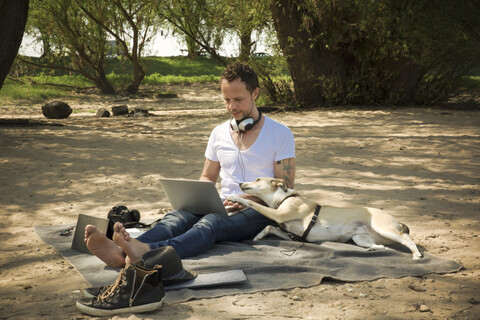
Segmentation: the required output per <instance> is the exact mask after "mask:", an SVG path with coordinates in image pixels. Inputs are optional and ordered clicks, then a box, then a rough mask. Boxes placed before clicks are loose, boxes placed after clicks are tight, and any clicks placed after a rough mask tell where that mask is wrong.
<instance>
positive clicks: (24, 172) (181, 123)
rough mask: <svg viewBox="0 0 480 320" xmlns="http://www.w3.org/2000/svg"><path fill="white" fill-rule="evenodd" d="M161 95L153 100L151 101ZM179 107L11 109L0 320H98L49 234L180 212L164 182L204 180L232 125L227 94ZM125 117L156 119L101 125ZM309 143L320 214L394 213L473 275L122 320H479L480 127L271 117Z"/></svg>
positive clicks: (300, 163) (454, 116) (331, 113)
mask: <svg viewBox="0 0 480 320" xmlns="http://www.w3.org/2000/svg"><path fill="white" fill-rule="evenodd" d="M149 90H152V89H151V88H150V89H149ZM160 90H161V91H166V90H173V91H175V92H177V93H178V95H179V97H178V98H174V99H163V100H162V99H154V98H152V97H149V96H147V97H138V98H137V99H125V98H120V97H100V96H95V95H88V96H77V97H74V98H72V99H64V101H66V102H68V103H69V104H70V105H71V106H72V107H73V109H74V110H75V112H74V114H72V115H71V116H70V117H69V118H68V119H64V120H47V119H45V118H43V117H42V115H41V104H38V105H31V104H26V103H15V104H5V103H4V104H3V105H2V106H0V118H2V119H10V120H12V119H22V118H29V119H33V120H34V121H41V124H38V125H19V124H17V125H14V124H10V125H5V124H3V125H0V177H1V178H0V179H1V184H0V241H1V242H0V243H1V246H0V247H1V249H0V250H1V251H0V288H1V290H0V319H39V318H45V319H90V317H88V316H85V315H82V314H80V313H78V312H77V311H76V309H75V298H76V296H77V295H78V294H79V291H80V289H82V288H84V287H86V286H87V283H86V282H85V281H84V280H83V279H82V277H81V276H80V275H79V274H77V272H76V271H75V270H74V269H73V267H72V266H71V265H69V263H68V262H67V261H66V260H65V259H63V258H62V257H61V256H60V255H59V254H58V253H57V252H56V251H55V250H53V249H52V248H51V247H49V246H48V245H46V244H45V243H43V242H42V240H40V238H39V237H38V236H37V235H36V233H35V232H34V230H33V227H34V226H37V225H58V224H66V223H73V222H75V221H76V219H77V215H78V214H79V213H85V214H90V215H96V216H99V217H105V216H106V214H107V212H108V210H109V209H110V208H111V207H112V206H113V205H116V204H119V203H121V204H126V205H127V206H128V207H131V208H137V209H138V210H140V212H141V213H142V217H144V218H153V217H156V216H157V215H158V212H159V210H160V209H161V208H165V207H168V205H169V204H168V201H167V199H166V198H165V196H164V194H163V192H162V189H161V187H160V184H159V182H158V178H159V177H183V178H192V179H195V178H198V176H199V175H200V172H201V168H202V164H203V160H204V158H203V152H204V148H205V146H206V142H207V139H208V135H209V133H210V131H211V129H212V128H213V127H214V126H215V125H216V124H218V123H219V122H220V121H223V120H224V119H226V118H227V116H226V113H225V112H224V111H223V107H222V103H221V99H220V92H219V90H218V89H217V86H216V84H204V85H190V86H173V87H162V88H160ZM120 104H127V105H128V106H129V107H130V108H133V107H139V106H141V107H145V108H147V109H149V110H150V112H151V113H152V114H154V115H155V116H150V117H123V116H120V117H112V118H96V117H94V114H95V112H96V111H97V109H98V108H100V107H106V108H110V107H112V106H114V105H120ZM268 115H269V116H271V117H272V118H274V119H276V120H278V121H280V122H282V123H284V124H286V125H288V126H289V127H290V128H291V129H292V131H293V133H294V135H295V137H296V143H297V168H298V169H297V178H296V189H298V190H299V191H301V192H303V193H304V194H305V195H307V196H308V197H311V198H313V199H316V200H317V201H318V202H320V203H322V204H332V205H338V206H342V205H369V206H373V207H378V208H383V209H384V210H385V211H387V212H388V213H390V214H392V215H393V216H395V217H396V218H397V219H398V220H400V221H401V222H403V223H406V224H408V226H409V227H410V231H411V236H412V238H413V239H414V241H415V242H416V243H417V244H418V245H419V246H420V247H421V248H422V249H421V250H424V251H428V252H429V253H431V254H434V255H436V256H438V257H442V258H445V259H451V260H455V261H457V262H460V263H461V264H463V266H464V267H465V268H464V270H462V271H460V272H458V273H454V274H446V275H427V276H425V277H405V278H401V279H381V280H377V281H370V282H357V283H336V282H328V281H326V282H325V283H323V284H321V285H319V286H314V287H311V288H297V289H293V290H287V291H273V292H261V293H256V294H245V295H235V296H226V297H223V298H218V299H203V300H195V301H191V302H187V303H179V304H173V305H164V306H163V308H162V309H160V310H158V311H157V312H155V313H149V314H144V315H121V316H116V317H114V318H113V319H480V304H479V303H480V290H479V286H480V279H479V276H480V260H479V256H480V241H479V237H478V234H479V231H480V216H479V214H480V188H479V183H480V143H479V141H480V140H479V136H480V126H479V125H480V117H479V115H480V114H479V112H478V111H472V110H456V111H452V110H447V109H442V108H392V109H389V110H387V111H382V110H378V109H372V108H370V109H365V108H360V109H350V110H317V111H302V112H295V113H294V112H277V113H268Z"/></svg>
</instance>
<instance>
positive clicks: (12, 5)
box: [0, 0, 29, 89]
mask: <svg viewBox="0 0 480 320" xmlns="http://www.w3.org/2000/svg"><path fill="white" fill-rule="evenodd" d="M28 5H29V0H0V48H2V50H0V89H1V88H2V86H3V82H4V80H5V78H6V77H7V74H8V72H9V71H10V67H11V66H12V63H13V61H14V60H15V57H16V55H17V53H18V49H19V48H20V44H21V43H22V38H23V32H24V30H25V24H26V22H27V16H28Z"/></svg>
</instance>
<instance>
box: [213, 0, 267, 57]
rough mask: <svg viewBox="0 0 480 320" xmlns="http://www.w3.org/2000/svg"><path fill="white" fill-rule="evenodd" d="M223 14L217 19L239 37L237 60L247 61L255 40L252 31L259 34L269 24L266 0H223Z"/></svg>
mask: <svg viewBox="0 0 480 320" xmlns="http://www.w3.org/2000/svg"><path fill="white" fill-rule="evenodd" d="M225 2H226V3H225V4H224V6H223V8H224V14H223V15H221V16H220V17H218V18H217V19H218V21H219V22H220V23H221V24H222V25H223V26H224V28H226V29H227V30H230V31H232V32H233V33H235V34H236V35H237V36H238V38H239V39H240V54H239V60H241V61H248V60H249V59H250V55H251V54H252V48H254V45H255V41H253V40H252V34H253V32H254V31H256V32H257V34H260V33H261V32H262V31H263V30H264V29H265V28H268V27H269V26H270V22H271V19H272V18H271V14H270V8H269V6H268V1H264V0H225Z"/></svg>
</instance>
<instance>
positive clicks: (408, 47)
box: [271, 0, 480, 105]
mask: <svg viewBox="0 0 480 320" xmlns="http://www.w3.org/2000/svg"><path fill="white" fill-rule="evenodd" d="M479 7H480V5H479V4H478V3H477V2H470V1H466V0H459V1H455V2H451V1H447V0H436V1H429V0H418V1H409V0H404V1H398V0H379V1H361V0H352V1H332V0H272V2H271V10H272V15H273V18H274V26H275V29H276V31H277V35H278V40H279V44H280V46H281V48H282V51H283V54H284V55H285V56H286V59H287V63H288V66H289V70H290V73H291V76H292V80H293V83H294V88H295V96H296V98H297V100H298V101H299V102H300V103H301V104H303V105H319V104H320V105H321V104H340V103H360V104H372V103H385V102H387V103H393V104H409V103H416V104H431V103H438V102H442V101H446V100H447V99H448V98H449V97H451V96H452V95H454V94H458V92H459V91H458V90H459V89H460V88H461V81H462V79H463V76H464V75H465V74H466V72H467V71H468V70H469V69H471V68H473V67H474V66H478V65H479V55H478V52H479V47H480V45H479V44H480V42H479V39H478V30H479V19H478V16H479V14H480V10H479Z"/></svg>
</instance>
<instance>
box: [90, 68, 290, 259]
mask: <svg viewBox="0 0 480 320" xmlns="http://www.w3.org/2000/svg"><path fill="white" fill-rule="evenodd" d="M220 89H221V91H222V95H223V99H224V101H225V107H226V109H227V111H228V113H229V114H230V115H231V116H232V119H230V120H228V121H226V122H224V123H222V124H220V125H219V126H217V127H216V128H215V129H214V130H213V131H212V133H211V135H210V138H209V141H208V145H207V149H206V152H205V158H206V159H205V163H204V167H203V171H202V174H201V176H200V179H201V180H209V181H213V182H214V183H215V182H216V181H217V180H218V178H219V177H220V178H221V196H222V197H223V198H224V199H227V197H228V196H229V195H235V196H242V197H249V198H250V199H252V200H254V201H260V200H259V199H254V198H252V196H248V195H246V194H243V193H242V191H241V190H240V188H239V183H241V182H246V181H253V180H255V179H256V178H258V177H276V178H281V179H283V180H284V181H285V183H286V184H287V186H288V187H289V188H293V184H294V178H295V143H294V139H293V134H292V133H291V131H290V129H288V128H287V127H286V126H284V125H282V124H280V123H278V122H276V121H274V120H272V119H270V118H268V117H266V116H264V115H262V114H261V113H260V112H259V110H258V109H257V107H256V105H255V100H256V99H257V97H258V95H259V93H260V88H259V84H258V77H257V75H256V73H255V72H254V71H253V69H252V68H251V67H250V66H249V65H247V64H244V63H239V62H236V63H233V64H231V65H229V66H227V68H226V69H225V70H224V72H223V74H222V77H221V81H220ZM224 204H225V206H232V207H233V210H235V211H238V212H237V213H235V214H234V215H232V216H230V217H228V218H227V217H223V216H221V215H218V214H215V213H212V214H208V215H205V216H197V215H194V214H192V213H190V212H187V211H174V212H170V213H168V214H166V215H165V217H164V218H163V219H162V220H161V222H160V223H158V224H157V225H156V226H155V227H154V228H152V229H150V230H148V231H147V232H145V233H144V234H142V235H141V236H139V237H138V238H137V239H133V238H131V237H130V235H129V234H128V232H127V231H126V230H125V228H124V227H123V225H122V224H120V223H116V224H115V226H114V235H113V241H111V240H109V239H108V238H106V236H105V234H103V233H102V232H100V231H99V230H98V229H96V228H95V227H94V226H91V225H89V226H87V227H86V229H85V241H86V243H87V247H88V248H89V249H90V251H91V252H92V253H93V254H95V255H96V256H97V257H99V258H100V259H101V260H102V261H104V262H105V263H106V264H108V265H110V266H114V267H122V266H123V265H125V261H127V262H136V261H137V260H138V259H140V257H141V256H142V255H143V254H144V253H145V252H147V251H149V250H151V249H155V248H158V247H163V246H172V247H173V248H174V249H175V250H176V251H177V253H178V255H179V256H180V257H181V258H187V257H192V256H195V255H198V254H200V253H203V252H205V251H207V250H208V249H209V248H210V247H212V246H213V245H214V243H215V242H219V241H243V240H247V239H252V238H253V237H254V236H255V235H256V234H257V233H258V232H260V231H261V230H262V229H263V228H265V227H266V226H267V225H268V224H271V223H272V221H271V220H269V219H267V218H266V217H264V216H262V215H261V214H260V213H258V212H257V211H255V210H253V209H251V208H243V206H242V205H240V204H238V203H232V202H230V201H229V200H225V201H224Z"/></svg>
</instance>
